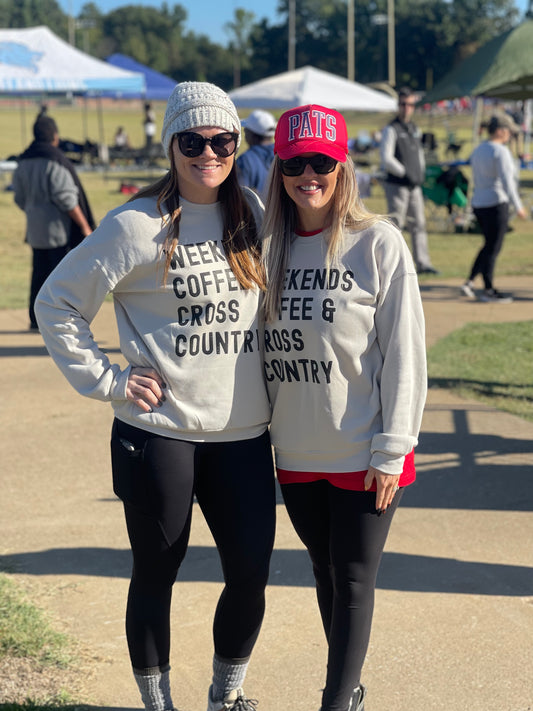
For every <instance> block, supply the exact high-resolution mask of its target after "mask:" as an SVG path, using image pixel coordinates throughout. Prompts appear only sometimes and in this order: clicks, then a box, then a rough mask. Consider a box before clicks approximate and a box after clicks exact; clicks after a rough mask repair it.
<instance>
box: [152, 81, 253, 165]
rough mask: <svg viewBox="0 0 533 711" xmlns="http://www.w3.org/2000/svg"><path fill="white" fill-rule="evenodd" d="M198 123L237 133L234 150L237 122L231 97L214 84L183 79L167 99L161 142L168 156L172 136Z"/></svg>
mask: <svg viewBox="0 0 533 711" xmlns="http://www.w3.org/2000/svg"><path fill="white" fill-rule="evenodd" d="M200 126H215V127H216V128H223V129H224V130H225V131H229V132H230V133H238V134H239V137H238V138H237V150H239V145H240V142H241V122H240V120H239V116H238V114H237V109H236V108H235V105H234V104H233V101H232V100H231V99H230V98H229V96H228V95H227V94H226V92H225V91H222V89H219V88H218V86H215V85H214V84H209V83H207V82H199V81H184V82H181V84H178V85H177V86H176V87H175V89H174V91H173V92H172V94H171V95H170V98H169V100H168V103H167V110H166V111H165V118H164V120H163V129H162V131H161V142H162V144H163V148H164V149H165V153H166V155H167V157H170V155H169V154H170V144H171V142H172V136H173V135H174V134H175V133H181V132H182V131H190V130H191V129H193V128H199V127H200Z"/></svg>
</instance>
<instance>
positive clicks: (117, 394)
mask: <svg viewBox="0 0 533 711" xmlns="http://www.w3.org/2000/svg"><path fill="white" fill-rule="evenodd" d="M130 372H131V365H128V367H127V368H125V369H124V370H122V371H120V373H118V375H117V376H116V378H115V380H114V382H113V387H112V389H111V400H127V399H128V398H127V397H126V387H127V385H128V378H129V377H130Z"/></svg>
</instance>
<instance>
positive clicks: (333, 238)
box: [261, 158, 386, 322]
mask: <svg viewBox="0 0 533 711" xmlns="http://www.w3.org/2000/svg"><path fill="white" fill-rule="evenodd" d="M384 219H386V218H384V217H383V216H382V215H376V214H374V213H372V212H369V211H368V210H367V209H366V207H365V206H364V204H363V202H362V201H361V198H360V196H359V188H358V186H357V179H356V176H355V166H354V163H353V161H352V160H351V158H348V159H347V161H346V163H339V173H338V179H337V184H336V186H335V192H334V194H333V202H332V206H331V210H330V212H329V215H328V224H327V226H326V227H327V252H326V268H327V269H330V267H331V266H332V265H333V264H335V263H336V262H337V261H338V259H339V255H340V253H341V250H342V244H343V240H344V233H345V231H346V230H347V229H350V230H355V231H360V230H364V229H366V228H367V227H370V226H371V225H373V224H375V223H376V222H378V221H380V220H384ZM297 221H298V213H297V209H296V205H295V203H294V202H293V200H292V199H291V198H290V197H289V196H288V194H287V191H286V190H285V187H284V185H283V176H282V173H281V168H280V161H279V159H278V158H276V159H275V160H274V161H273V164H272V167H271V170H270V176H269V191H268V195H267V199H266V204H265V218H264V221H263V227H262V230H261V232H262V235H263V239H262V261H263V266H264V271H265V274H266V281H267V291H266V295H265V299H264V302H263V309H264V314H265V320H266V321H267V322H272V321H274V320H275V319H276V318H277V317H278V313H279V307H280V304H281V295H282V292H283V284H284V281H285V275H286V271H287V267H288V264H289V259H290V252H291V243H292V240H293V239H294V231H295V229H296V226H297Z"/></svg>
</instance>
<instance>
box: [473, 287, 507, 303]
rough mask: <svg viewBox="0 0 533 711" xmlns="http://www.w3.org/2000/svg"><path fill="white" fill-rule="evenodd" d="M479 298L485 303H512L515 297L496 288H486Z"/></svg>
mask: <svg viewBox="0 0 533 711" xmlns="http://www.w3.org/2000/svg"><path fill="white" fill-rule="evenodd" d="M479 300H480V301H483V303H485V304H512V303H513V297H512V296H511V294H502V292H501V291H497V290H496V289H485V291H483V292H482V293H481V294H480V295H479Z"/></svg>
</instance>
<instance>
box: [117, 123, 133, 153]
mask: <svg viewBox="0 0 533 711" xmlns="http://www.w3.org/2000/svg"><path fill="white" fill-rule="evenodd" d="M114 142H115V143H114V147H115V148H116V149H117V150H119V151H122V150H125V149H126V148H131V146H130V139H129V136H128V134H127V133H126V130H125V128H124V126H119V127H118V128H117V130H116V131H115V138H114Z"/></svg>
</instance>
